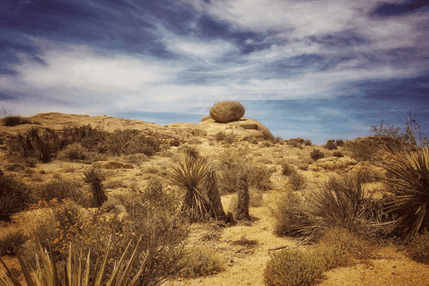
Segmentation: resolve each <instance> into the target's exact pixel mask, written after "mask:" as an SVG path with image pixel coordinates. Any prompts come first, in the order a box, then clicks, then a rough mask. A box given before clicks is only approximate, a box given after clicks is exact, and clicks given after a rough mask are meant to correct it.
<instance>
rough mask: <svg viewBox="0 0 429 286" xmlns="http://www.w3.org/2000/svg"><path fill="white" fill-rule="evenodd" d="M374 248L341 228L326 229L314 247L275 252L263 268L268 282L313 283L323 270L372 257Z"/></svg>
mask: <svg viewBox="0 0 429 286" xmlns="http://www.w3.org/2000/svg"><path fill="white" fill-rule="evenodd" d="M374 248H375V247H374V246H373V245H372V244H371V243H370V242H368V241H366V240H364V239H362V238H360V237H358V236H356V235H354V234H352V233H350V232H349V231H347V230H345V229H342V228H332V229H329V230H328V231H326V233H325V235H324V236H323V238H322V239H321V240H320V242H319V243H318V244H317V245H315V246H314V247H313V249H311V250H307V251H304V250H298V249H296V248H286V249H283V250H281V251H279V252H277V253H275V254H273V255H271V258H270V260H269V261H268V263H267V266H266V268H265V271H264V283H265V285H311V284H314V283H315V282H317V281H319V280H320V279H321V277H322V274H323V272H325V271H328V270H330V269H333V268H337V267H346V266H351V265H354V264H356V263H358V262H360V261H362V260H366V259H368V258H370V257H371V255H372V251H373V249H374Z"/></svg>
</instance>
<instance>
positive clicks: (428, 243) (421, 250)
mask: <svg viewBox="0 0 429 286" xmlns="http://www.w3.org/2000/svg"><path fill="white" fill-rule="evenodd" d="M407 254H408V256H409V257H410V258H411V259H412V260H414V261H417V262H419V263H424V264H429V232H428V231H427V230H426V231H425V232H424V233H423V234H417V235H416V236H414V237H413V239H412V240H411V242H410V243H409V245H408V246H407Z"/></svg>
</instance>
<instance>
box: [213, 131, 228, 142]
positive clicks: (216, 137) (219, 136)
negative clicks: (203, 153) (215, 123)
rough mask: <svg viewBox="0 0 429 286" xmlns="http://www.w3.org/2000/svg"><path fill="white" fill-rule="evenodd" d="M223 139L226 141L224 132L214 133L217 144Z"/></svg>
mask: <svg viewBox="0 0 429 286" xmlns="http://www.w3.org/2000/svg"><path fill="white" fill-rule="evenodd" d="M225 139H226V134H225V132H223V131H219V132H218V133H216V134H215V140H216V141H217V142H220V141H222V140H225Z"/></svg>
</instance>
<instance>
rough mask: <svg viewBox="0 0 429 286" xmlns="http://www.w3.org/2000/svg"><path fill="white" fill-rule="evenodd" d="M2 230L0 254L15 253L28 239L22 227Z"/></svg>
mask: <svg viewBox="0 0 429 286" xmlns="http://www.w3.org/2000/svg"><path fill="white" fill-rule="evenodd" d="M2 232H3V233H2V235H0V256H2V255H15V254H16V252H17V250H18V249H19V248H20V247H21V246H22V245H23V244H24V243H25V241H26V240H27V237H26V235H25V234H24V231H23V230H22V229H21V228H14V229H9V230H7V231H2Z"/></svg>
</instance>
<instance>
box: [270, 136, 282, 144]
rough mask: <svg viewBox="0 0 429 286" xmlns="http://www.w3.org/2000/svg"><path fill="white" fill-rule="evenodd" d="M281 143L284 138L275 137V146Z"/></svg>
mask: <svg viewBox="0 0 429 286" xmlns="http://www.w3.org/2000/svg"><path fill="white" fill-rule="evenodd" d="M280 141H282V138H280V137H279V136H277V137H275V138H274V139H273V141H272V142H273V143H274V144H279V143H280Z"/></svg>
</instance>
